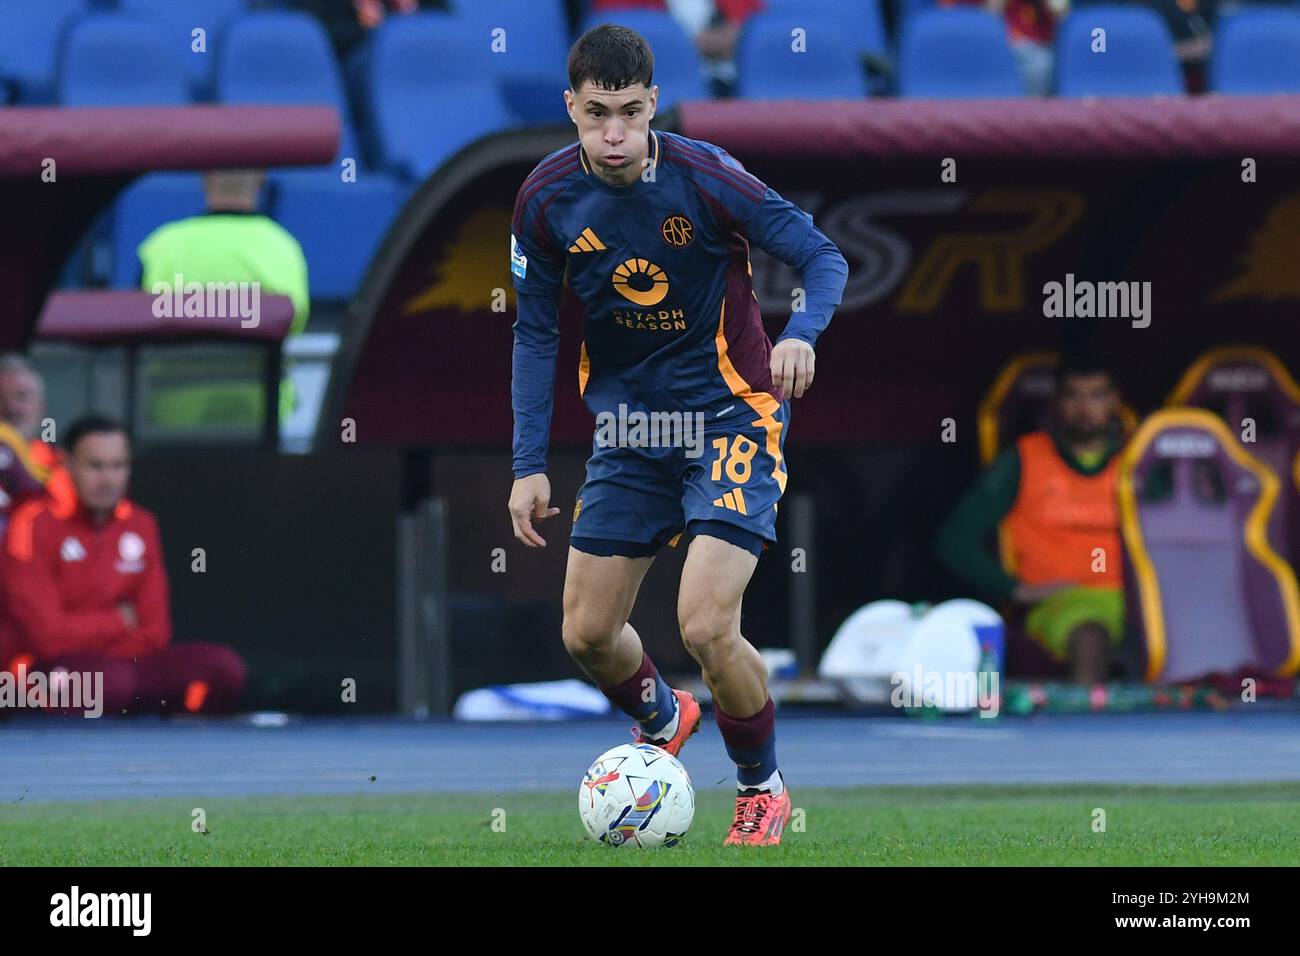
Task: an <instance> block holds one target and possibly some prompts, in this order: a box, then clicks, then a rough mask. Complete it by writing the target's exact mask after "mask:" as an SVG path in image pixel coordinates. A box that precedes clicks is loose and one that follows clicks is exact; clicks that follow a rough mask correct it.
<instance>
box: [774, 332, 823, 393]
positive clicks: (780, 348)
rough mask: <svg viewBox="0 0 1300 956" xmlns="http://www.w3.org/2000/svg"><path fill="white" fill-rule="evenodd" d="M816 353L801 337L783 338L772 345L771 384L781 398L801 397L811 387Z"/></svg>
mask: <svg viewBox="0 0 1300 956" xmlns="http://www.w3.org/2000/svg"><path fill="white" fill-rule="evenodd" d="M816 364H817V353H816V352H815V351H813V347H812V346H811V345H809V344H808V343H807V342H805V341H803V340H802V339H783V340H782V341H780V342H777V343H776V345H775V346H773V347H772V386H773V387H774V388H776V389H777V390H778V391H780V393H781V399H782V401H784V400H785V399H787V398H803V393H804V392H806V391H808V389H809V388H811V387H812V383H813V368H814V367H815V366H816Z"/></svg>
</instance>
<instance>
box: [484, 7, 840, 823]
mask: <svg viewBox="0 0 1300 956" xmlns="http://www.w3.org/2000/svg"><path fill="white" fill-rule="evenodd" d="M568 72H569V84H570V89H568V90H566V91H565V92H564V100H565V104H566V106H567V107H568V111H569V116H570V118H571V119H572V120H573V122H574V124H575V125H576V126H577V127H578V134H579V141H578V142H577V143H575V144H573V145H571V146H567V147H565V148H563V149H560V150H558V151H556V152H554V153H552V154H550V155H549V156H547V157H546V158H545V159H543V160H542V161H541V162H540V163H539V164H538V165H537V167H536V168H535V169H534V170H533V172H532V173H531V174H530V175H529V176H528V178H527V179H526V180H525V181H524V184H523V186H522V187H521V188H520V190H519V194H518V197H517V199H516V201H515V207H514V215H513V219H512V224H511V230H512V235H511V254H510V258H511V271H512V273H513V282H514V286H515V290H516V292H517V293H518V296H517V298H518V316H517V319H516V322H515V326H514V329H515V340H514V357H513V381H512V402H513V406H514V416H515V427H514V475H515V482H514V487H513V488H512V490H511V494H510V504H509V507H510V514H511V519H512V521H513V522H514V532H515V536H516V537H517V538H519V540H520V541H522V542H524V543H525V544H526V545H529V546H531V547H544V546H545V544H546V542H545V541H544V540H543V539H542V537H541V535H540V534H538V531H537V529H536V528H535V527H534V522H538V521H541V520H542V519H545V518H548V517H550V516H551V515H554V514H556V513H558V511H559V509H558V508H555V507H552V506H551V486H550V482H549V481H548V479H547V477H546V449H547V441H548V435H549V431H550V420H551V403H552V395H553V391H554V379H555V356H556V351H557V346H558V342H559V329H558V323H557V311H558V307H559V299H560V293H561V288H562V286H563V282H564V277H565V272H566V269H567V273H568V283H569V286H570V288H571V289H572V290H573V291H574V292H575V293H576V294H577V295H578V297H579V298H580V299H581V300H582V302H583V303H584V305H585V306H586V324H585V333H584V334H585V340H584V342H583V345H582V351H581V356H580V368H579V375H578V388H579V390H580V392H581V393H582V396H583V398H584V400H585V401H586V403H587V407H588V408H589V409H590V410H591V411H592V413H593V414H595V415H596V418H597V422H598V425H603V423H606V422H612V421H613V420H614V418H617V419H618V427H617V428H613V427H611V428H605V427H598V429H597V433H596V437H595V440H594V441H593V453H592V456H591V458H590V460H589V461H588V462H587V480H586V482H585V484H583V486H582V489H581V490H580V492H579V493H578V497H577V501H576V504H575V508H574V523H573V530H572V535H571V537H570V540H569V545H570V547H569V559H568V568H567V571H566V575H565V585H564V627H563V638H564V643H565V647H566V648H567V649H568V651H569V653H570V654H571V655H572V656H573V658H574V659H575V660H576V661H577V662H578V664H579V665H580V666H581V667H582V668H583V670H584V671H586V673H587V674H588V675H590V676H591V678H592V680H594V681H595V682H596V684H597V685H598V686H599V687H600V688H601V690H603V691H604V693H605V695H606V696H607V697H608V698H609V699H610V700H611V701H612V702H613V703H614V704H615V705H616V706H618V707H619V708H621V709H622V710H623V711H625V712H626V713H627V714H629V715H630V716H631V717H633V718H634V719H636V720H637V722H638V724H639V728H638V729H639V739H640V740H644V741H649V742H651V743H655V744H658V745H659V746H662V747H664V748H665V749H666V750H668V751H670V752H671V753H674V754H676V753H678V752H679V751H680V750H681V748H682V745H683V744H685V742H686V739H687V738H688V737H689V736H690V735H691V734H692V733H694V732H695V730H696V729H697V727H698V726H699V721H700V707H699V704H698V703H697V702H696V701H695V698H694V697H693V696H692V695H691V694H689V693H686V692H685V691H673V690H671V689H670V688H669V687H668V685H667V684H666V683H665V682H664V680H663V678H662V677H661V676H660V675H659V672H658V671H657V670H656V669H655V666H654V664H653V663H652V662H651V661H650V658H649V656H648V655H647V654H646V653H645V651H644V650H643V649H642V646H641V640H640V638H639V637H638V636H637V633H636V631H635V630H634V629H633V628H632V626H631V625H630V624H629V623H628V616H629V614H630V613H631V611H632V606H633V604H634V602H635V601H636V595H637V590H638V588H639V587H640V584H641V581H642V579H643V578H644V577H645V574H646V571H647V570H648V569H649V567H650V564H651V562H652V561H653V560H654V555H655V553H656V552H657V551H658V550H659V548H660V547H661V546H663V545H664V544H665V543H668V544H676V543H677V540H678V539H679V538H680V537H683V536H684V537H685V538H686V539H687V540H688V541H689V542H690V544H689V549H688V551H687V556H686V563H685V566H684V567H683V569H682V579H681V587H680V592H679V596H678V605H677V614H678V621H679V623H680V625H681V631H682V640H683V641H684V643H685V645H686V648H687V649H688V650H689V652H690V653H691V655H692V656H693V657H694V658H695V659H696V660H697V661H698V662H699V664H700V668H701V670H702V671H703V675H704V681H705V683H706V684H707V685H708V687H709V690H710V691H711V692H712V694H713V700H714V704H715V710H716V715H717V721H718V725H719V728H720V730H721V731H722V737H723V740H724V742H725V744H726V748H727V753H728V754H729V755H730V757H731V758H732V759H733V760H734V761H735V762H736V765H737V768H738V774H737V775H738V794H737V800H736V815H735V820H734V822H733V824H732V826H731V831H730V833H729V834H728V836H727V839H726V842H727V843H728V844H774V843H779V842H780V841H781V834H782V831H783V829H784V826H785V822H786V821H787V820H788V819H789V816H790V796H789V793H788V792H787V791H786V789H785V782H784V780H783V778H782V776H781V774H780V772H779V771H778V769H777V762H776V746H775V722H774V707H773V704H772V700H771V698H770V697H769V696H768V692H767V672H766V668H765V666H764V663H763V660H762V658H761V657H760V655H759V653H758V651H757V650H755V648H754V647H753V646H752V645H751V644H750V643H749V642H748V641H746V640H745V638H744V637H743V636H741V633H740V607H741V598H742V596H743V594H744V591H745V587H746V585H747V584H748V583H749V579H750V576H751V575H752V574H753V571H754V567H755V565H756V564H757V561H758V555H759V553H760V552H761V550H762V549H763V547H764V546H765V544H767V543H770V542H772V541H774V540H775V522H776V509H777V501H778V499H779V498H780V497H781V493H782V491H783V490H784V489H785V484H786V470H785V464H784V461H783V459H782V447H783V444H784V442H785V435H786V429H787V423H788V421H789V399H790V398H792V397H793V398H798V397H800V396H802V395H803V394H804V392H805V391H806V390H807V389H808V387H809V386H810V385H811V384H812V380H813V370H814V352H813V346H814V345H815V343H816V341H817V336H818V334H819V333H821V331H822V330H823V329H825V328H826V325H827V323H828V322H829V321H830V318H831V315H832V314H833V312H834V309H835V307H836V306H837V305H838V304H839V302H840V297H841V294H842V293H843V290H844V284H845V281H846V279H847V275H848V267H847V264H846V263H845V261H844V257H843V256H841V255H840V252H839V250H838V249H836V247H835V245H834V244H833V243H832V242H831V241H830V240H829V239H827V238H826V236H824V235H823V234H822V233H821V232H819V231H818V230H817V229H816V228H815V227H814V226H813V223H812V217H811V216H809V215H808V214H807V213H806V212H804V211H803V210H801V209H800V208H799V207H797V206H795V205H793V204H791V203H789V202H787V201H786V200H784V199H783V198H781V196H780V195H778V194H777V193H776V192H775V191H774V190H772V189H770V188H768V187H767V186H766V185H764V184H763V183H762V182H761V181H759V180H758V179H756V178H755V177H754V176H752V175H750V174H749V173H748V172H746V171H745V169H744V168H743V167H742V166H741V165H740V163H738V162H737V161H736V160H735V159H733V158H732V157H731V156H730V155H728V154H727V152H726V151H724V150H722V149H720V148H719V147H717V146H714V145H711V144H709V143H705V142H701V141H698V140H691V139H687V138H685V137H683V136H677V135H672V134H668V133H661V132H658V131H655V130H651V129H650V121H651V120H652V119H653V118H654V115H655V105H656V102H657V99H658V87H656V86H654V85H653V72H654V58H653V55H652V54H651V52H650V48H649V47H648V45H647V44H646V42H645V40H644V39H642V38H641V37H640V36H639V35H638V34H637V33H635V32H633V31H632V30H629V29H626V28H624V27H618V26H611V25H608V24H606V25H602V26H599V27H596V28H594V29H592V30H590V31H588V32H587V33H586V34H584V35H583V36H582V37H581V38H579V39H578V41H577V42H576V43H575V44H574V46H573V49H572V50H571V51H570V53H569V61H568ZM750 242H753V243H754V244H756V245H758V246H760V247H761V248H763V249H765V250H767V251H768V252H770V253H771V254H772V255H774V256H776V257H777V258H779V259H781V260H783V261H784V262H786V263H788V264H789V265H790V266H792V267H794V268H795V269H797V270H799V271H800V272H801V273H802V277H803V279H802V281H803V286H802V289H803V304H804V308H803V309H802V310H801V311H796V312H795V313H794V314H793V315H792V316H791V319H790V321H789V323H788V324H787V325H786V328H785V330H784V332H783V333H782V334H781V336H780V337H779V338H778V339H777V343H776V345H775V346H773V345H772V344H771V342H770V341H769V340H768V338H767V334H766V333H765V331H764V329H763V322H762V317H761V316H760V314H759V307H758V300H757V298H756V297H755V295H754V292H753V288H752V283H751V278H750V265H749V243H750ZM656 416H657V420H658V421H659V422H667V421H669V420H671V421H673V422H675V423H679V424H681V426H682V427H681V428H680V429H677V430H675V431H674V433H673V435H672V436H671V439H672V440H669V441H664V440H663V438H664V435H663V433H662V431H664V430H666V429H664V430H661V431H659V432H655V431H654V430H650V432H649V435H647V431H646V429H645V428H644V427H642V428H641V429H639V430H638V429H637V428H636V426H637V425H638V424H641V425H642V426H644V424H645V422H646V421H647V420H651V421H653V420H656V418H655V417H656ZM674 416H675V418H674ZM697 423H698V426H699V427H694V426H696V425H697ZM624 426H626V427H624ZM615 436H616V437H615Z"/></svg>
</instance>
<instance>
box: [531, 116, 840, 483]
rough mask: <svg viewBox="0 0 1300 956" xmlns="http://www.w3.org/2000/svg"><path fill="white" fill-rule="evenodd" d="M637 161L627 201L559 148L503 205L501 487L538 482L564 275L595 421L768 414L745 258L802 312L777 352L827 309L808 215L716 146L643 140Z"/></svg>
mask: <svg viewBox="0 0 1300 956" xmlns="http://www.w3.org/2000/svg"><path fill="white" fill-rule="evenodd" d="M649 146H650V150H649V157H648V159H649V163H648V166H647V169H646V170H645V172H644V173H643V174H642V175H641V176H640V177H638V178H637V179H635V180H633V181H632V183H630V184H628V185H624V186H616V185H613V184H610V183H608V182H606V181H604V180H603V179H601V178H600V177H599V176H597V174H596V173H595V172H594V171H593V169H592V167H591V164H590V161H589V160H588V158H587V155H586V153H585V151H584V150H583V148H582V145H581V144H580V143H575V144H573V145H571V146H566V147H564V148H563V149H560V150H557V151H556V152H554V153H551V154H550V155H549V156H547V157H546V158H545V159H543V160H542V161H541V162H540V163H539V164H538V165H537V167H536V168H535V169H534V170H533V172H532V173H531V174H530V175H529V176H528V178H527V179H526V180H525V181H524V184H523V186H522V187H521V188H520V190H519V194H518V196H517V198H516V200H515V207H514V214H513V217H512V220H511V238H510V263H511V272H512V277H513V283H514V287H515V291H516V293H517V303H518V311H517V317H516V320H515V325H514V332H515V339H514V354H513V361H512V382H511V400H512V405H513V408H514V417H515V427H514V473H515V477H516V478H522V477H524V476H526V475H530V474H535V473H537V472H542V471H545V470H546V449H547V444H548V439H549V434H550V422H551V409H552V401H553V393H554V384H555V356H556V351H557V349H558V345H559V328H558V323H557V312H558V307H559V300H560V294H561V291H562V289H563V285H564V279H565V274H566V271H567V274H568V282H569V286H570V288H571V289H572V290H573V292H574V293H575V294H576V295H577V296H578V298H579V299H580V300H581V301H582V303H583V304H584V306H585V307H586V318H585V325H584V340H583V344H582V352H581V355H580V359H579V381H578V387H579V390H580V391H581V393H582V396H583V400H584V401H585V402H586V404H587V407H588V408H589V409H591V411H592V413H593V414H596V415H599V414H600V413H601V412H617V411H618V406H619V405H625V406H626V407H627V409H628V410H629V411H642V412H664V413H672V412H688V413H693V412H704V413H706V414H707V415H708V417H709V420H710V421H714V422H719V423H725V422H726V421H727V418H726V417H725V416H728V415H734V416H735V417H736V420H740V419H741V418H742V417H747V418H751V419H752V418H753V417H754V415H755V414H756V411H755V410H756V409H761V408H764V407H767V405H769V404H770V402H771V401H772V400H773V399H772V394H771V393H772V391H773V385H772V380H771V371H770V358H771V352H772V343H771V342H770V341H769V339H768V337H767V333H766V331H765V330H764V328H763V320H762V316H761V315H760V313H759V306H758V299H757V297H756V296H755V294H754V290H753V283H752V278H751V275H752V273H751V267H750V262H749V247H750V243H751V242H752V243H753V244H754V245H757V246H758V247H760V248H762V249H764V250H766V251H767V252H769V253H770V254H772V255H773V256H775V257H776V258H778V259H780V260H782V261H783V262H785V263H787V264H788V265H790V266H791V267H792V268H794V269H795V270H796V271H797V272H798V273H799V274H800V275H801V276H802V289H803V296H802V309H801V310H796V311H794V312H793V313H792V315H791V318H790V321H789V322H788V324H787V325H786V327H785V329H784V331H783V332H782V333H781V335H780V336H779V337H778V339H777V341H778V342H780V341H781V340H782V339H787V338H796V339H800V340H802V341H804V342H807V343H808V344H810V345H814V344H816V342H817V337H818V335H819V334H820V333H821V332H822V331H823V330H824V329H825V328H826V326H827V324H828V323H829V322H830V320H831V316H832V315H833V314H834V311H835V307H836V306H837V305H839V303H840V300H841V296H842V294H843V291H844V285H845V282H846V281H847V279H848V265H847V263H846V262H845V260H844V257H843V256H842V255H841V254H840V251H839V249H837V248H836V246H835V244H834V243H833V242H831V241H830V239H828V238H827V237H826V236H825V235H824V234H823V233H822V232H821V231H820V230H818V229H817V228H816V227H815V226H814V225H813V221H812V217H811V216H810V215H809V214H808V213H806V212H805V211H803V210H802V209H800V208H799V207H798V206H796V205H794V204H793V203H791V202H789V201H787V200H786V199H784V198H782V197H781V196H780V195H779V194H778V193H777V192H776V191H775V190H773V189H771V188H770V187H768V186H767V185H765V184H764V183H763V182H762V181H760V180H759V179H757V178H756V177H754V176H752V175H750V174H749V173H748V172H747V171H746V170H745V169H744V167H743V166H741V164H740V163H739V162H737V161H736V160H735V159H734V158H733V157H732V156H731V155H730V154H728V153H727V152H726V151H725V150H723V149H721V148H720V147H718V146H714V145H712V144H710V143H706V142H702V141H700V140H693V139H688V138H686V137H684V136H678V135H675V134H672V133H661V132H658V131H651V133H650V143H649ZM792 291H793V290H792ZM794 301H798V300H794ZM764 393H766V398H763V395H764Z"/></svg>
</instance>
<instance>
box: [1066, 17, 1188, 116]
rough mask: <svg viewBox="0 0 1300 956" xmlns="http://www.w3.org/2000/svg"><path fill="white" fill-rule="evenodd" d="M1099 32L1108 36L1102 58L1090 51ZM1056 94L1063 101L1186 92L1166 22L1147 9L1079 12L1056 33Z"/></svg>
mask: <svg viewBox="0 0 1300 956" xmlns="http://www.w3.org/2000/svg"><path fill="white" fill-rule="evenodd" d="M1097 29H1103V30H1105V31H1106V32H1105V39H1106V51H1105V52H1104V53H1101V52H1098V53H1094V52H1093V50H1092V46H1093V36H1092V34H1093V31H1094V30H1097ZM1056 92H1057V93H1058V94H1059V95H1060V96H1155V95H1161V94H1164V95H1169V96H1174V95H1178V94H1181V93H1183V92H1185V87H1184V84H1183V76H1182V71H1181V69H1180V68H1179V66H1178V59H1177V57H1176V56H1175V54H1174V41H1173V39H1172V38H1171V37H1170V35H1169V29H1168V27H1166V26H1165V22H1164V20H1162V19H1161V18H1160V15H1159V14H1158V13H1155V12H1154V11H1152V10H1150V9H1147V8H1145V7H1136V6H1111V5H1099V6H1089V7H1084V8H1083V9H1080V10H1075V11H1074V12H1073V13H1071V14H1070V15H1069V16H1067V17H1066V18H1065V20H1064V22H1062V23H1061V25H1060V27H1059V28H1058V29H1057V33H1056Z"/></svg>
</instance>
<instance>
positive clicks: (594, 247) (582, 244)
mask: <svg viewBox="0 0 1300 956" xmlns="http://www.w3.org/2000/svg"><path fill="white" fill-rule="evenodd" d="M604 248H605V244H604V243H603V242H601V241H600V239H598V238H597V237H596V234H595V233H594V232H592V231H591V227H590V226H588V227H587V228H586V229H584V230H582V235H580V236H579V237H578V238H577V240H576V241H575V242H574V243H573V245H571V246H569V251H570V252H600V251H602V250H603V249H604Z"/></svg>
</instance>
